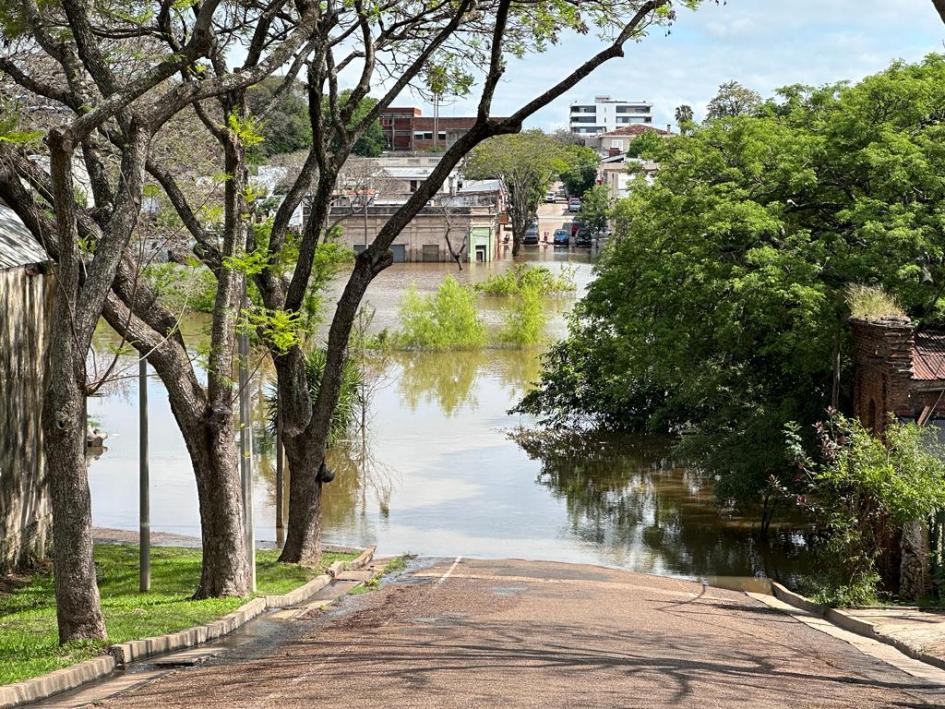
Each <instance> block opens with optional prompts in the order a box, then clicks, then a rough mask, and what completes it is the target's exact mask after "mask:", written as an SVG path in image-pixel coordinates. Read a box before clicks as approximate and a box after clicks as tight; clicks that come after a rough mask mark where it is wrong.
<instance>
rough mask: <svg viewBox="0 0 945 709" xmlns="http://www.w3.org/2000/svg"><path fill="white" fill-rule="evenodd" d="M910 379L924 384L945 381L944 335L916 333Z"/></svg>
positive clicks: (938, 333) (939, 333) (940, 333)
mask: <svg viewBox="0 0 945 709" xmlns="http://www.w3.org/2000/svg"><path fill="white" fill-rule="evenodd" d="M912 378H913V379H918V380H921V381H926V382H934V381H939V380H945V333H942V332H919V333H916V336H915V349H914V350H913V351H912Z"/></svg>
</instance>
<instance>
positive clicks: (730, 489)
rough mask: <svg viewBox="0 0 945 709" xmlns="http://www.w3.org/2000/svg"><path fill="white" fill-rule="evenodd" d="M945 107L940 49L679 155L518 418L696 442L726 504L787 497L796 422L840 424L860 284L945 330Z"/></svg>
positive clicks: (612, 253) (630, 219) (624, 220)
mask: <svg viewBox="0 0 945 709" xmlns="http://www.w3.org/2000/svg"><path fill="white" fill-rule="evenodd" d="M943 107H945V58H943V57H942V56H939V55H932V56H929V57H928V58H927V59H926V60H925V61H924V62H922V63H920V64H916V65H907V64H902V63H896V64H894V65H893V66H892V67H891V68H890V69H888V70H887V71H885V72H883V73H881V74H878V75H876V76H872V77H869V78H867V79H865V80H864V81H863V82H861V83H860V84H859V85H857V86H853V87H844V86H838V87H825V88H821V89H812V88H808V89H805V90H803V91H800V92H798V91H797V90H793V89H792V90H791V91H789V92H787V93H786V94H783V95H781V96H780V97H779V98H778V99H777V100H775V101H772V102H771V103H770V105H768V106H766V107H764V110H763V111H762V114H763V115H759V116H735V117H724V118H720V119H717V120H714V121H710V122H708V123H707V124H706V125H705V126H703V127H701V128H699V129H697V130H696V131H695V132H694V133H693V134H692V135H691V136H682V137H679V138H676V139H674V140H672V141H665V142H663V143H662V148H661V152H660V154H659V155H658V156H657V157H658V160H659V162H660V164H661V169H660V171H659V173H658V174H657V175H656V177H655V179H654V181H653V183H652V184H647V182H646V181H645V180H644V179H643V178H642V177H641V178H638V179H639V182H638V184H637V185H635V188H634V190H633V191H632V192H631V194H630V196H629V197H628V198H627V199H625V200H622V201H621V202H619V203H618V204H617V205H616V207H615V209H614V215H613V223H614V239H613V242H612V244H611V246H610V247H609V248H608V249H607V250H606V251H605V253H604V255H603V257H602V259H601V261H600V262H599V265H598V278H597V279H596V281H595V282H594V283H593V284H592V285H591V286H590V288H589V291H588V294H587V296H586V297H585V299H584V300H583V301H582V302H581V303H580V304H579V306H578V307H577V309H576V312H575V315H574V318H573V321H572V323H571V326H570V334H569V337H568V338H567V339H566V340H565V341H563V342H561V343H559V344H558V345H557V346H555V347H554V348H553V349H552V350H551V351H550V353H549V355H548V356H547V358H546V361H545V371H544V373H543V375H542V379H541V382H540V383H539V386H538V387H537V389H536V390H534V391H533V392H531V393H530V394H528V395H527V396H526V397H525V399H524V401H523V402H522V404H521V405H520V408H521V409H522V410H525V411H529V412H533V413H539V414H542V415H544V416H545V417H546V420H551V421H558V422H562V421H568V420H571V421H573V420H582V421H587V422H592V423H597V424H599V425H602V426H605V427H612V428H628V429H655V430H671V431H679V432H683V431H685V432H686V433H687V434H689V435H686V436H684V437H682V441H683V443H682V445H683V446H684V447H685V448H686V449H688V450H689V451H690V453H691V454H692V455H694V456H696V457H697V459H698V460H700V461H701V463H702V465H703V467H704V469H705V470H706V472H707V473H708V474H710V475H712V476H718V478H717V484H716V491H717V493H718V495H719V496H720V497H721V498H722V499H726V500H732V501H757V500H759V499H760V497H761V496H764V495H768V494H770V493H771V488H770V487H769V481H770V480H771V479H772V476H774V478H776V479H777V478H779V477H781V476H783V475H784V474H785V470H786V469H787V468H788V460H787V457H786V455H785V454H784V453H783V451H784V446H783V439H782V430H783V428H784V425H785V424H786V423H787V422H788V421H797V422H799V423H800V425H801V426H802V427H804V428H805V429H807V427H809V426H810V425H812V424H813V423H814V422H815V421H818V420H820V419H821V418H822V417H823V412H824V410H825V409H826V408H827V407H828V406H829V405H831V404H832V403H833V401H832V399H833V396H832V393H833V392H832V389H833V388H832V381H833V377H834V363H835V362H836V361H838V355H839V361H840V367H841V371H840V372H839V373H840V374H841V375H845V374H847V373H848V371H849V366H850V362H849V358H848V357H847V356H846V354H845V353H846V348H847V340H848V328H847V316H848V313H849V311H848V309H847V305H846V295H847V292H848V289H849V286H850V285H851V284H857V283H875V284H881V285H882V286H883V287H884V288H885V289H886V290H887V291H888V292H889V293H891V294H892V296H894V297H895V299H896V300H897V301H898V302H899V303H900V304H901V305H902V306H903V308H904V309H905V310H906V311H907V312H908V314H909V315H910V316H911V317H913V318H914V319H916V320H919V321H930V320H931V321H934V320H938V321H941V320H942V319H943V318H945V297H943V295H942V288H941V284H942V283H943V282H945V242H943V241H942V239H941V236H940V233H941V223H942V218H943V217H942V207H941V205H942V204H943V199H945V184H943V183H942V181H941V180H940V179H939V177H938V176H939V175H941V174H945V172H943V171H945V153H943V152H942V151H941V150H940V147H939V146H941V144H942V140H943V138H945V124H943V123H942V122H941V120H940V116H941V115H942V111H943ZM843 381H845V382H846V381H848V378H847V377H845V376H844V377H843ZM846 391H848V389H847V390H846ZM841 394H843V392H841ZM839 403H840V404H842V403H843V399H842V398H841V400H840V401H839Z"/></svg>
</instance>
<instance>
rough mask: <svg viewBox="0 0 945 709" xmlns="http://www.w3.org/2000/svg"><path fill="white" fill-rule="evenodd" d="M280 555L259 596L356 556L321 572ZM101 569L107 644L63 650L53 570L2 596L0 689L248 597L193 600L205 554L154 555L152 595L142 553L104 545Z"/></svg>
mask: <svg viewBox="0 0 945 709" xmlns="http://www.w3.org/2000/svg"><path fill="white" fill-rule="evenodd" d="M277 557H278V552H276V551H258V552H257V555H256V580H257V587H258V593H259V594H260V595H264V594H280V593H286V592H287V591H291V590H292V589H294V588H297V587H298V586H300V585H302V584H303V583H305V582H306V581H308V580H309V579H312V578H314V577H315V576H317V575H318V574H319V573H321V571H322V570H323V569H324V568H326V567H327V566H328V565H329V564H331V563H332V562H334V561H337V560H339V559H345V560H348V559H353V558H354V555H353V554H332V553H327V552H326V553H325V554H323V555H322V565H323V568H321V569H309V568H305V567H301V566H293V565H290V564H279V563H277V562H276V558H277ZM95 566H96V570H97V573H98V587H99V592H100V593H101V596H102V609H103V611H104V613H105V623H106V625H107V627H108V642H106V643H102V642H80V643H72V644H69V645H67V646H64V647H60V646H59V643H58V635H57V630H56V602H55V598H54V592H53V579H52V571H51V569H47V570H45V571H41V572H38V573H36V574H34V575H33V576H31V577H30V578H29V579H27V580H26V581H25V583H24V585H22V586H20V587H18V588H15V589H14V590H12V591H10V592H6V593H4V592H0V684H9V683H11V682H18V681H20V680H23V679H26V678H29V677H34V676H36V675H41V674H44V673H46V672H51V671H53V670H57V669H59V668H61V667H66V666H68V665H71V664H73V663H75V662H80V661H82V660H87V659H89V658H92V657H95V656H96V655H99V654H101V653H102V652H103V650H104V648H105V646H106V645H110V644H113V643H120V642H125V641H128V640H135V639H138V638H146V637H148V636H151V635H161V634H163V633H171V632H174V631H177V630H183V629H184V628H189V627H190V626H193V625H200V624H201V623H207V622H209V621H211V620H214V619H216V618H219V617H220V616H223V615H226V614H227V613H229V612H231V611H233V610H235V609H236V608H238V607H239V606H241V605H242V604H243V603H245V602H246V599H243V598H211V599H207V600H202V601H193V600H191V599H190V596H191V595H192V594H193V592H194V589H195V588H196V587H197V582H198V581H199V579H200V550H199V549H184V548H180V547H153V548H152V549H151V592H150V593H140V592H139V591H138V547H137V546H136V545H135V546H132V545H120V544H100V545H97V546H96V547H95Z"/></svg>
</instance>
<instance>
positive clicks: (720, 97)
mask: <svg viewBox="0 0 945 709" xmlns="http://www.w3.org/2000/svg"><path fill="white" fill-rule="evenodd" d="M760 107H761V94H759V93H758V92H757V91H752V90H751V89H748V88H745V87H744V86H742V85H741V84H739V83H738V82H737V81H727V82H726V83H724V84H722V85H721V86H720V87H719V92H718V93H717V94H716V95H715V98H713V99H712V100H711V101H709V108H708V111H707V113H706V116H707V118H710V119H712V118H725V117H732V116H745V115H749V114H751V113H754V112H755V111H756V110H758V108H760Z"/></svg>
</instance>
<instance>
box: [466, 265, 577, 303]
mask: <svg viewBox="0 0 945 709" xmlns="http://www.w3.org/2000/svg"><path fill="white" fill-rule="evenodd" d="M526 288H534V289H536V290H537V291H538V294H539V295H544V296H550V295H564V294H565V293H573V292H574V291H576V290H577V284H576V283H575V281H574V268H573V267H571V268H565V269H563V270H562V271H561V273H559V274H555V273H552V272H551V270H550V269H548V268H547V267H545V266H526V265H524V264H519V265H517V266H515V267H514V268H511V269H509V270H508V271H505V272H504V273H496V274H493V275H491V276H489V278H487V279H486V280H484V281H483V282H482V283H477V284H476V285H475V289H476V290H477V291H479V292H480V293H482V294H484V295H494V296H513V295H519V294H520V293H521V292H522V291H523V290H525V289H526Z"/></svg>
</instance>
